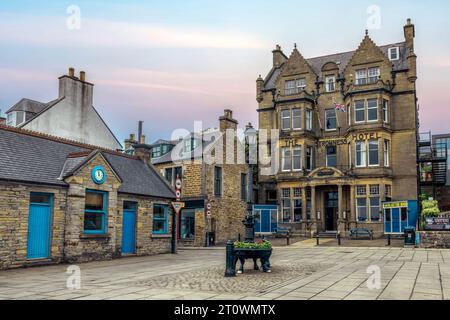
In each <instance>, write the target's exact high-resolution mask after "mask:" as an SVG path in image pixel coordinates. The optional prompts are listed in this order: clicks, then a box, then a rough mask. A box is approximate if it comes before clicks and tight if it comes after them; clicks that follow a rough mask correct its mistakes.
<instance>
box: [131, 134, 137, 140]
mask: <svg viewBox="0 0 450 320" xmlns="http://www.w3.org/2000/svg"><path fill="white" fill-rule="evenodd" d="M135 137H136V136H135V134H134V133H131V134H130V140H131V141H134V138H135Z"/></svg>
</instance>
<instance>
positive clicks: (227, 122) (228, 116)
mask: <svg viewBox="0 0 450 320" xmlns="http://www.w3.org/2000/svg"><path fill="white" fill-rule="evenodd" d="M219 123H220V131H221V132H226V131H227V130H228V129H232V130H237V125H238V122H237V120H235V119H233V111H232V110H230V109H225V110H224V112H223V116H221V117H220V118H219Z"/></svg>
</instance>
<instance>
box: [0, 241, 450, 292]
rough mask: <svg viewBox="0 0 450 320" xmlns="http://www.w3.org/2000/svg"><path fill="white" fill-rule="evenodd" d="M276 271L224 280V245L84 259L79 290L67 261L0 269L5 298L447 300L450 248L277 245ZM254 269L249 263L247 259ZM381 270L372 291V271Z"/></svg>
mask: <svg viewBox="0 0 450 320" xmlns="http://www.w3.org/2000/svg"><path fill="white" fill-rule="evenodd" d="M271 262H272V269H273V272H272V273H270V274H263V273H261V272H257V271H250V270H249V271H248V273H246V274H244V275H240V276H238V277H236V278H224V277H223V274H224V270H225V266H224V263H225V250H223V249H220V248H218V249H191V250H180V252H179V254H177V255H169V254H167V255H159V256H152V257H136V258H126V259H119V260H113V261H106V262H93V263H87V264H81V265H79V267H80V268H81V273H82V278H81V280H82V281H81V289H80V290H69V289H67V286H66V282H67V279H68V277H69V274H66V270H67V267H68V266H67V265H59V266H50V267H39V268H30V269H18V270H8V271H2V272H0V299H21V300H24V299H25V300H29V299H33V300H35V299H51V300H52V299H55V300H61V299H63V300H66V299H92V300H100V299H130V300H142V299H144V300H145V299H164V300H168V299H194V300H203V299H220V300H239V299H244V300H246V299H295V300H306V299H313V300H317V299H323V300H326V299H333V300H334V299H345V300H349V299H356V300H363V299H370V300H373V299H433V300H434V299H436V300H441V299H450V250H422V249H404V248H386V247H380V248H348V247H315V246H314V245H313V244H312V243H311V242H310V241H304V242H299V243H296V244H294V245H292V246H290V247H284V248H275V249H274V255H273V257H272V259H271ZM247 267H249V269H250V267H251V265H250V264H248V266H247ZM369 267H371V268H375V270H376V268H379V270H380V271H381V282H380V287H379V289H372V290H371V289H369V288H368V286H367V280H368V279H369V277H371V276H372V274H371V273H368V268H369Z"/></svg>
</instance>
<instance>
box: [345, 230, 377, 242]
mask: <svg viewBox="0 0 450 320" xmlns="http://www.w3.org/2000/svg"><path fill="white" fill-rule="evenodd" d="M361 238H369V239H370V240H373V231H372V230H369V229H366V228H353V229H351V230H350V239H351V240H356V239H361Z"/></svg>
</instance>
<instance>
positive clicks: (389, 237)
mask: <svg viewBox="0 0 450 320" xmlns="http://www.w3.org/2000/svg"><path fill="white" fill-rule="evenodd" d="M387 245H388V246H390V245H391V235H390V234H388V235H387Z"/></svg>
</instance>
